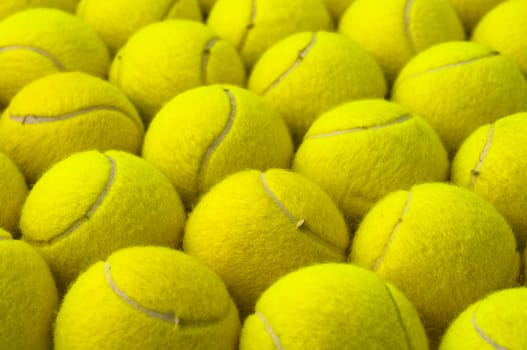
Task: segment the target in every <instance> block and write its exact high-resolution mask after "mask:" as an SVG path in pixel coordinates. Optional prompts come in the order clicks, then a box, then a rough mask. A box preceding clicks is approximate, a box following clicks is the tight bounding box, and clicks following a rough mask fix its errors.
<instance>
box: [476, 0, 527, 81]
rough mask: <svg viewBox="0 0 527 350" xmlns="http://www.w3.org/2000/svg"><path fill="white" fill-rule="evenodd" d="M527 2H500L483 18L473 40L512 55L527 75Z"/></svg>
mask: <svg viewBox="0 0 527 350" xmlns="http://www.w3.org/2000/svg"><path fill="white" fill-rule="evenodd" d="M526 17H527V3H526V2H525V1H522V0H515V1H506V2H504V3H503V4H499V5H498V6H496V7H495V8H494V9H493V10H492V11H490V12H489V13H487V15H485V17H483V18H482V19H481V21H480V22H479V24H478V26H477V27H476V29H475V30H474V33H473V35H472V40H474V41H476V42H479V43H482V44H487V45H489V46H491V47H493V48H494V49H496V50H498V51H499V52H500V53H501V54H503V55H504V56H507V57H510V58H511V59H512V60H513V61H514V62H515V63H516V64H517V65H518V66H519V67H520V69H521V70H522V72H523V74H524V75H527V54H526V52H527V24H526V22H525V18H526Z"/></svg>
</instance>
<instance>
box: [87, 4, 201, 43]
mask: <svg viewBox="0 0 527 350" xmlns="http://www.w3.org/2000/svg"><path fill="white" fill-rule="evenodd" d="M77 15H78V16H79V17H81V18H82V19H83V20H84V21H85V22H86V23H88V24H89V25H90V26H91V27H92V28H94V29H95V31H97V33H98V34H99V35H100V36H101V38H102V39H103V40H104V42H105V43H106V45H107V46H108V47H109V48H110V51H112V52H116V51H117V50H118V49H119V48H120V47H121V46H123V45H124V44H125V43H126V41H127V40H128V38H130V36H132V34H133V33H135V32H136V31H137V30H139V29H141V28H142V27H144V26H146V25H148V24H150V23H153V22H157V21H161V20H165V19H174V18H187V19H191V20H196V21H201V19H202V16H201V9H200V7H199V4H198V0H179V1H175V2H174V1H173V0H154V1H152V0H139V1H137V0H136V1H134V2H133V3H130V1H128V0H112V1H107V0H81V2H80V3H79V7H78V8H77Z"/></svg>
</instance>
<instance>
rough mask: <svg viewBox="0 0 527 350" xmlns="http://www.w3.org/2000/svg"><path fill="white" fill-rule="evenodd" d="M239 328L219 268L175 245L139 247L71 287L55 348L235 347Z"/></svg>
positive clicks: (95, 268) (91, 270)
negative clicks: (205, 264) (214, 268)
mask: <svg viewBox="0 0 527 350" xmlns="http://www.w3.org/2000/svg"><path fill="white" fill-rule="evenodd" d="M239 329H240V320H239V318H238V311H237V310H236V307H235V305H234V303H233V301H232V299H231V297H230V296H229V293H228V292H227V289H226V288H225V284H224V283H223V282H222V281H221V279H220V278H219V277H218V276H217V275H216V274H215V273H214V272H212V271H211V270H210V269H208V268H207V267H206V266H204V265H203V264H201V263H199V262H198V261H196V260H195V259H193V258H191V257H189V256H188V255H186V254H183V253H181V252H179V251H176V250H173V249H168V248H160V247H136V248H128V249H123V250H120V251H118V252H116V253H114V254H112V255H111V256H110V257H109V258H108V259H106V261H104V262H103V261H99V262H97V263H95V264H94V265H92V266H91V267H90V268H89V269H88V270H87V271H86V272H84V273H83V274H82V275H80V277H79V278H78V280H77V281H76V282H75V283H74V284H73V285H72V287H71V289H70V290H69V291H68V294H66V297H65V298H64V302H63V303H62V306H61V308H60V311H59V313H58V316H57V321H56V324H55V349H56V350H71V349H77V350H92V349H98V350H115V349H143V350H154V349H156V350H157V349H196V350H209V349H225V350H228V349H231V350H235V349H236V348H237V347H236V346H237V343H238V333H239Z"/></svg>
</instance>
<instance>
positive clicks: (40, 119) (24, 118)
mask: <svg viewBox="0 0 527 350" xmlns="http://www.w3.org/2000/svg"><path fill="white" fill-rule="evenodd" d="M99 111H110V112H119V113H122V114H124V115H126V116H127V118H129V119H132V118H130V117H128V115H127V114H126V113H125V112H124V111H123V110H121V109H120V108H117V107H114V106H91V107H86V108H82V109H78V110H76V111H73V112H69V113H64V114H60V115H57V116H49V117H48V116H42V115H34V114H28V115H13V114H10V115H9V118H10V119H11V120H12V121H15V122H19V123H21V124H45V123H53V122H58V121H62V120H67V119H71V118H75V117H78V116H79V115H83V114H86V113H90V112H99Z"/></svg>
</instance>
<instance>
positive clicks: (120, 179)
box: [20, 151, 185, 292]
mask: <svg viewBox="0 0 527 350" xmlns="http://www.w3.org/2000/svg"><path fill="white" fill-rule="evenodd" d="M184 222H185V213H184V210H183V205H182V203H181V201H180V199H179V197H178V195H177V193H176V191H175V190H174V188H173V187H172V185H171V183H170V181H169V180H168V179H167V178H166V177H165V176H164V175H163V174H162V173H161V172H159V171H158V170H157V169H155V168H154V167H153V166H152V165H150V164H149V163H148V162H146V161H145V160H143V159H140V158H138V157H136V156H133V155H131V154H128V153H124V152H118V151H109V152H106V153H100V152H97V151H90V152H84V153H78V154H76V155H73V156H71V157H70V158H67V159H65V160H64V161H62V162H59V163H57V164H56V165H55V166H54V167H53V168H51V169H50V170H49V171H48V172H47V173H46V174H44V176H43V177H42V178H41V179H40V180H39V181H38V182H37V183H36V184H35V186H34V187H33V189H32V190H31V192H30V194H29V196H28V198H27V201H26V203H25V205H24V207H23V209H22V216H21V219H20V227H21V230H22V239H24V240H26V241H28V242H30V243H31V244H32V245H34V246H35V248H37V250H38V251H39V252H40V254H41V255H42V256H43V257H44V258H45V259H46V261H47V262H48V264H49V265H50V268H51V271H52V272H53V274H54V276H55V279H56V281H57V285H58V287H59V290H60V291H61V292H64V291H65V290H66V288H67V286H68V285H69V284H70V282H72V281H73V280H74V279H75V277H76V276H77V275H78V274H79V273H80V272H81V271H82V270H84V269H85V268H86V267H88V266H89V265H90V264H92V263H94V262H96V261H98V260H102V259H105V258H106V257H107V256H108V255H110V254H111V253H112V252H114V251H115V250H118V249H120V248H124V247H129V246H136V245H161V246H169V247H176V246H178V245H179V242H180V239H181V234H182V231H183V225H184Z"/></svg>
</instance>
